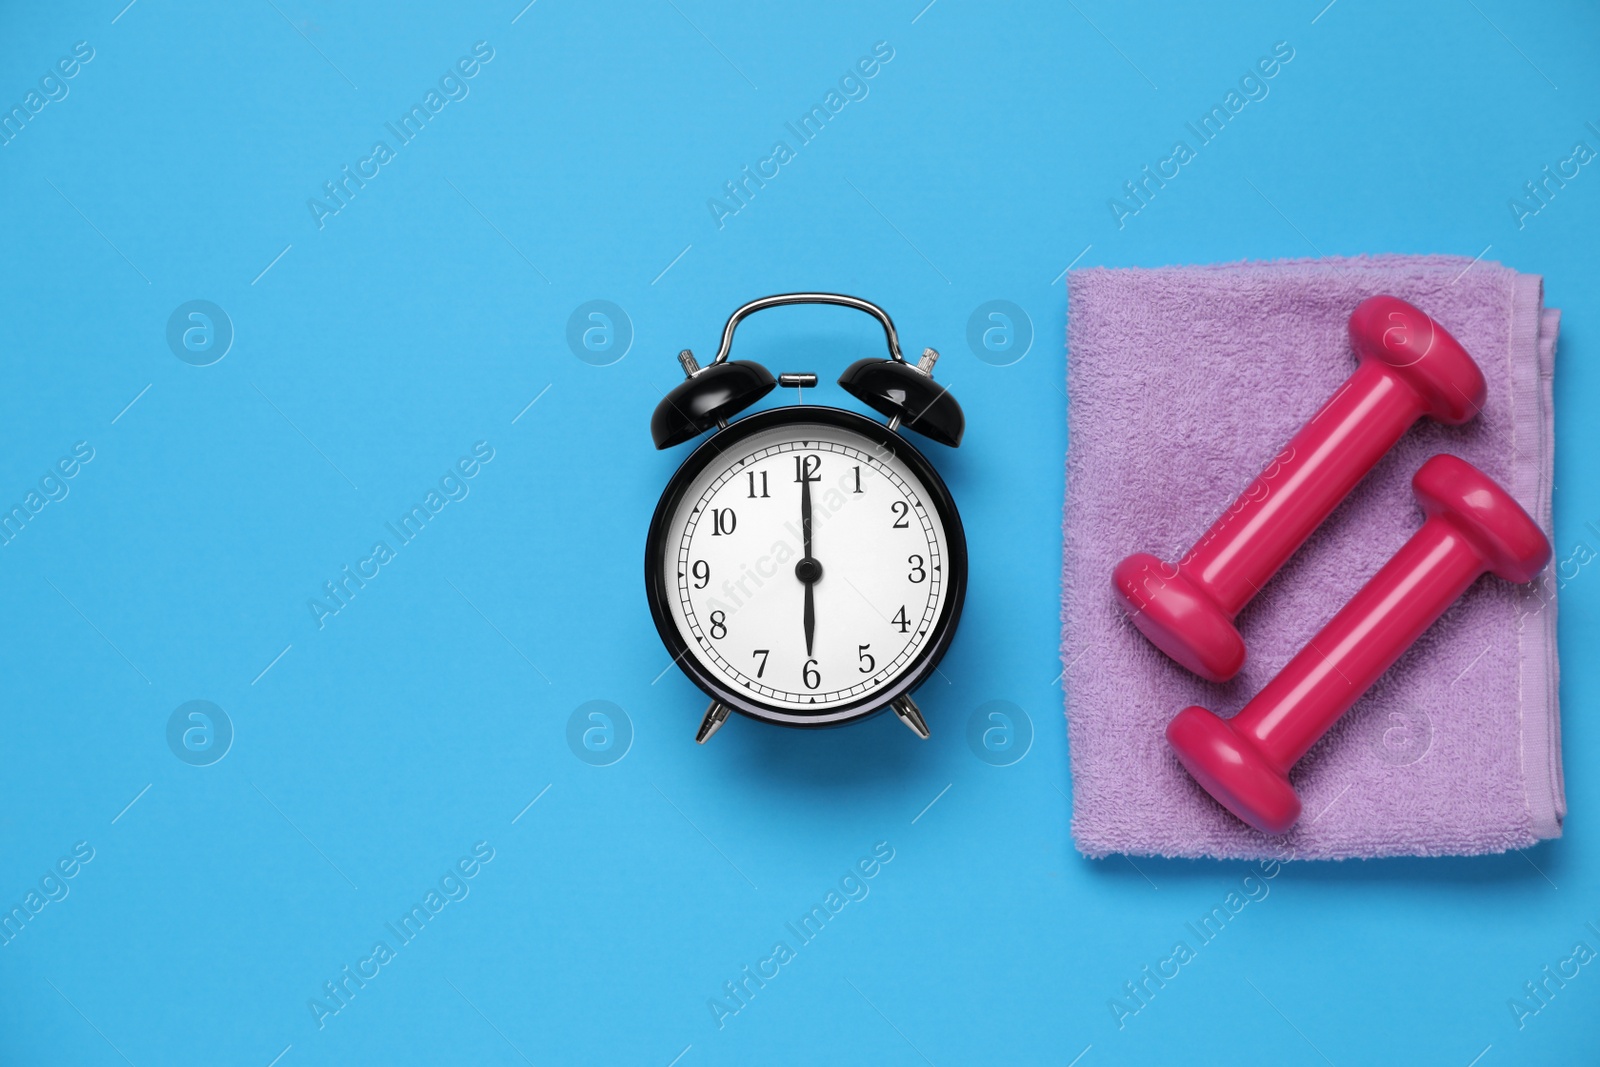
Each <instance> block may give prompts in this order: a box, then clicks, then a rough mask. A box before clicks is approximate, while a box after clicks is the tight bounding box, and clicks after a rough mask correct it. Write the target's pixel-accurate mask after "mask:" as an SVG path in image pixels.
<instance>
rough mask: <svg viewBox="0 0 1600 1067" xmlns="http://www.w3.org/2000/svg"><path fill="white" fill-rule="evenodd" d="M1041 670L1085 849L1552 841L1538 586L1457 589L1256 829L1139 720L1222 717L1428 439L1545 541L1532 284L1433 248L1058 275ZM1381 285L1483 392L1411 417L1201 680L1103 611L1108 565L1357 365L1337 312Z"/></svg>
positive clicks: (1311, 612)
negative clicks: (1046, 638) (1061, 541)
mask: <svg viewBox="0 0 1600 1067" xmlns="http://www.w3.org/2000/svg"><path fill="white" fill-rule="evenodd" d="M1067 286H1068V327H1067V347H1068V353H1069V354H1068V371H1067V382H1068V390H1067V393H1068V397H1069V398H1070V399H1069V401H1068V405H1067V411H1068V415H1067V418H1068V450H1067V502H1066V516H1065V535H1066V548H1065V559H1064V563H1063V569H1064V573H1063V579H1062V586H1063V604H1062V661H1063V664H1064V665H1065V668H1066V672H1065V676H1064V688H1065V690H1066V698H1067V720H1068V735H1069V739H1070V742H1071V750H1072V780H1073V803H1072V807H1073V816H1072V831H1073V836H1074V838H1075V839H1076V841H1077V844H1078V848H1079V849H1080V850H1081V851H1082V852H1083V853H1084V854H1085V855H1088V856H1094V857H1099V856H1105V855H1108V854H1110V853H1119V852H1120V853H1131V854H1134V855H1140V854H1159V855H1164V856H1216V857H1246V858H1253V857H1264V856H1273V857H1280V858H1281V857H1282V856H1283V855H1285V853H1286V852H1287V853H1288V854H1289V855H1292V856H1296V857H1300V858H1343V857H1351V856H1397V855H1426V856H1436V855H1451V854H1473V853H1485V852H1502V851H1505V850H1507V849H1512V848H1523V847H1526V846H1528V845H1531V844H1533V843H1534V842H1536V841H1538V840H1540V839H1541V838H1547V837H1556V836H1559V835H1560V833H1561V820H1562V818H1563V817H1564V815H1565V814H1566V801H1565V797H1564V795H1563V791H1562V782H1561V746H1560V720H1559V715H1558V709H1557V703H1556V633H1555V619H1556V610H1555V608H1556V604H1555V579H1554V576H1553V575H1552V573H1551V571H1549V570H1547V571H1546V573H1545V575H1543V576H1541V578H1540V580H1539V581H1538V582H1536V583H1534V584H1533V585H1531V586H1525V587H1517V586H1512V585H1510V584H1508V583H1506V582H1503V581H1500V580H1499V579H1496V578H1492V577H1490V578H1483V579H1480V580H1479V581H1478V583H1477V584H1476V585H1474V586H1473V587H1472V588H1471V589H1470V590H1468V592H1467V594H1466V595H1465V596H1463V597H1462V598H1461V600H1460V601H1458V602H1457V603H1456V605H1455V606H1454V607H1452V608H1451V609H1450V610H1449V611H1448V612H1446V614H1445V615H1444V617H1443V618H1441V619H1440V620H1439V621H1438V622H1437V623H1435V624H1434V626H1433V627H1432V628H1431V629H1430V630H1429V631H1428V632H1427V633H1426V634H1424V635H1423V637H1422V639H1421V640H1419V641H1418V642H1417V644H1416V645H1415V646H1413V648H1412V649H1411V650H1410V651H1409V652H1408V653H1406V655H1405V656H1403V657H1402V658H1401V659H1400V661H1399V662H1398V663H1396V664H1395V665H1394V667H1392V668H1391V669H1390V670H1389V672H1388V673H1387V674H1386V675H1384V677H1383V678H1381V679H1380V680H1379V681H1378V683H1377V684H1376V685H1375V686H1373V688H1372V689H1371V690H1370V691H1369V692H1368V693H1367V695H1366V696H1365V697H1363V698H1362V699H1361V700H1360V701H1359V702H1358V703H1357V704H1356V705H1355V706H1354V707H1353V708H1351V709H1350V711H1349V712H1348V713H1346V715H1345V716H1344V718H1343V719H1342V720H1340V722H1339V723H1338V724H1337V725H1336V726H1335V727H1334V728H1333V729H1332V730H1331V731H1330V732H1329V733H1328V735H1327V736H1326V737H1324V738H1323V739H1322V740H1321V741H1319V742H1318V743H1317V745H1316V746H1315V747H1314V748H1312V749H1311V751H1310V752H1309V753H1307V754H1306V756H1305V758H1304V759H1302V760H1301V761H1300V763H1299V764H1298V765H1297V766H1296V767H1295V769H1294V771H1293V772H1292V773H1291V775H1290V780H1291V781H1292V782H1293V783H1294V785H1295V788H1296V789H1297V790H1298V791H1299V793H1300V797H1301V799H1302V800H1303V802H1304V814H1303V815H1302V816H1301V819H1300V823H1299V825H1298V826H1296V827H1295V828H1294V829H1293V830H1292V831H1290V833H1289V834H1288V835H1286V836H1285V837H1284V838H1281V839H1274V838H1271V837H1269V836H1268V835H1265V834H1262V833H1259V832H1257V831H1255V830H1253V829H1251V828H1249V827H1248V826H1246V825H1245V824H1244V823H1242V822H1240V821H1239V820H1238V819H1236V818H1234V817H1233V816H1232V815H1231V814H1229V813H1228V812H1227V811H1225V810H1224V809H1223V808H1222V807H1221V806H1220V805H1219V804H1217V803H1216V802H1215V801H1213V800H1212V799H1211V798H1210V797H1209V796H1208V795H1207V794H1206V793H1205V792H1203V791H1202V790H1201V789H1200V787H1199V786H1198V785H1196V784H1195V783H1194V781H1193V780H1191V779H1190V778H1189V776H1188V774H1187V773H1186V772H1185V771H1184V770H1183V768H1182V767H1181V766H1180V765H1179V763H1178V761H1177V758H1176V757H1175V756H1173V754H1172V752H1171V750H1170V749H1169V748H1168V747H1167V743H1166V739H1165V737H1164V736H1163V733H1162V731H1163V730H1164V728H1165V727H1166V724H1167V721H1168V720H1169V719H1171V718H1172V716H1173V715H1174V714H1175V713H1176V712H1178V711H1179V710H1180V709H1181V708H1183V707H1184V706H1185V705H1188V704H1201V705H1203V706H1205V707H1208V708H1210V709H1211V710H1213V711H1215V712H1217V713H1218V714H1221V715H1224V716H1227V715H1232V714H1234V713H1235V712H1237V711H1238V710H1239V709H1240V708H1242V707H1243V706H1244V704H1245V702H1246V701H1248V700H1249V699H1250V697H1251V696H1253V695H1254V694H1255V693H1256V692H1257V691H1258V690H1259V689H1260V688H1261V687H1262V685H1263V684H1264V683H1266V681H1267V680H1268V679H1270V678H1271V677H1272V675H1273V674H1274V673H1275V672H1276V671H1277V670H1278V669H1279V668H1280V667H1282V666H1283V665H1284V663H1286V662H1287V661H1288V660H1289V658H1290V657H1291V656H1293V655H1294V654H1295V653H1296V652H1297V651H1299V649H1300V648H1301V646H1303V645H1304V644H1305V642H1306V641H1307V640H1308V639H1309V638H1310V637H1311V636H1312V635H1313V634H1314V633H1315V632H1316V631H1317V630H1318V629H1319V628H1320V627H1321V626H1322V624H1323V623H1324V622H1326V621H1327V620H1328V618H1329V617H1331V616H1332V614H1333V613H1334V612H1335V611H1336V610H1337V609H1338V608H1339V607H1340V606H1341V605H1342V604H1343V603H1344V602H1345V601H1346V600H1348V599H1349V598H1350V596H1351V595H1352V594H1353V593H1355V591H1356V590H1357V589H1358V588H1360V586H1361V585H1362V583H1364V582H1365V581H1366V580H1367V579H1368V578H1369V577H1371V576H1372V574H1373V573H1374V572H1375V571H1377V569H1378V568H1379V567H1380V566H1381V565H1382V564H1383V562H1384V561H1385V560H1387V559H1388V558H1389V557H1390V556H1391V555H1392V554H1393V553H1394V551H1395V550H1396V549H1398V548H1399V547H1400V545H1401V544H1402V543H1404V542H1405V540H1406V539H1407V538H1408V537H1410V536H1411V534H1412V533H1413V532H1415V531H1416V529H1417V527H1418V526H1419V525H1421V521H1422V517H1421V514H1420V512H1419V510H1418V508H1417V506H1416V503H1415V499H1414V498H1413V497H1412V495H1411V475H1412V474H1413V473H1414V472H1415V471H1416V469H1417V468H1418V467H1419V466H1421V465H1422V463H1423V461H1424V460H1426V459H1427V458H1428V457H1429V456H1432V455H1434V454H1435V453H1438V452H1451V453H1454V454H1455V455H1458V456H1460V457H1461V458H1463V459H1465V460H1467V461H1468V462H1470V463H1473V464H1475V465H1477V466H1478V467H1480V468H1482V469H1483V470H1484V471H1485V472H1486V473H1487V474H1489V475H1490V476H1491V477H1493V478H1494V479H1495V480H1497V481H1498V482H1499V483H1500V484H1501V485H1503V486H1504V487H1505V488H1506V489H1507V490H1509V491H1510V493H1511V495H1512V496H1513V497H1515V498H1516V499H1517V500H1518V501H1519V502H1520V503H1521V504H1522V506H1523V507H1524V508H1526V509H1527V510H1528V512H1529V514H1531V515H1533V516H1534V518H1536V519H1537V520H1538V521H1539V523H1540V524H1541V525H1542V526H1543V527H1544V529H1545V531H1546V533H1547V534H1548V533H1550V530H1551V526H1550V491H1551V471H1552V464H1551V456H1552V449H1553V433H1552V404H1551V393H1550V384H1551V374H1552V368H1553V364H1554V355H1555V339H1556V327H1557V325H1558V322H1559V315H1560V313H1559V312H1558V311H1556V310H1553V309H1545V308H1544V307H1543V296H1542V283H1541V279H1540V278H1539V277H1538V276H1535V275H1527V274H1518V273H1517V272H1515V271H1512V270H1508V269H1507V268H1505V267H1502V266H1499V265H1497V264H1493V263H1487V262H1476V263H1475V262H1473V261H1471V260H1467V259H1463V258H1458V257H1453V256H1379V257H1373V258H1364V257H1363V258H1358V259H1323V260H1314V261H1311V260H1300V261H1290V262H1279V263H1246V264H1235V265H1228V266H1214V267H1173V268H1163V269H1159V270H1107V269H1100V268H1096V269H1091V270H1079V271H1074V272H1072V273H1071V274H1069V275H1068V283H1067ZM1377 293H1391V294H1393V295H1395V296H1398V297H1401V298H1402V299H1405V300H1409V301H1411V302H1412V303H1414V304H1416V305H1417V306H1418V307H1420V308H1422V309H1423V310H1424V311H1426V312H1427V313H1428V314H1430V315H1432V316H1433V317H1434V318H1435V319H1437V320H1438V321H1439V322H1440V323H1442V324H1443V325H1444V327H1445V328H1446V329H1448V330H1449V331H1450V332H1451V333H1452V334H1454V335H1455V337H1456V339H1457V340H1459V341H1460V342H1461V343H1462V345H1464V346H1465V347H1466V349H1467V351H1468V352H1470V353H1471V354H1472V356H1473V358H1474V359H1476V360H1477V362H1478V365H1479V366H1480V367H1481V368H1482V369H1483V374H1484V377H1485V378H1486V379H1487V381H1488V386H1489V400H1488V404H1487V405H1486V407H1485V408H1484V410H1483V412H1482V414H1481V415H1479V417H1478V418H1477V419H1475V420H1473V421H1472V422H1470V423H1468V424H1467V425H1466V426H1462V427H1447V426H1442V425H1440V424H1438V423H1435V422H1430V421H1426V420H1424V421H1420V422H1418V423H1417V424H1416V425H1415V426H1413V427H1412V428H1411V430H1410V431H1409V432H1408V433H1407V434H1406V436H1405V437H1404V438H1402V439H1401V441H1400V443H1399V444H1398V445H1397V446H1395V448H1394V449H1393V451H1391V452H1390V453H1389V454H1388V455H1387V456H1386V457H1384V459H1383V460H1382V461H1380V462H1379V464H1378V465H1377V467H1376V468H1374V469H1373V471H1372V472H1371V473H1370V474H1368V475H1367V477H1366V479H1365V480H1364V481H1363V482H1362V483H1361V484H1360V485H1359V486H1357V487H1356V489H1355V491H1354V492H1353V493H1352V494H1351V495H1350V498H1349V499H1348V500H1346V501H1345V502H1344V503H1343V504H1342V505H1341V506H1340V507H1339V509H1338V510H1336V511H1335V512H1334V513H1333V515H1332V516H1331V517H1330V518H1329V519H1328V521H1327V522H1326V523H1325V524H1324V525H1323V526H1322V528H1321V529H1320V530H1318V531H1317V532H1316V533H1315V534H1313V535H1312V537H1311V539H1310V540H1309V541H1307V542H1306V544H1305V545H1304V546H1303V547H1302V548H1301V549H1300V550H1299V552H1297V553H1296V554H1295V555H1294V557H1293V558H1291V559H1290V561H1289V562H1288V563H1287V564H1286V565H1285V566H1284V568H1283V570H1282V571H1280V572H1279V573H1278V575H1277V577H1276V578H1274V579H1273V580H1272V581H1271V582H1269V583H1268V584H1267V586H1266V587H1265V589H1264V590H1263V591H1262V592H1261V593H1260V594H1259V595H1258V596H1257V597H1256V598H1255V600H1254V601H1252V602H1251V604H1250V605H1249V606H1248V607H1246V608H1245V609H1244V611H1243V613H1241V614H1240V616H1239V619H1238V626H1239V629H1240V632H1241V633H1243V635H1244V638H1245V641H1246V643H1247V645H1248V647H1249V650H1250V652H1249V659H1248V661H1247V662H1246V664H1245V668H1244V670H1243V671H1242V672H1240V674H1239V675H1238V676H1237V677H1236V678H1234V679H1233V680H1232V681H1231V682H1228V683H1227V684H1225V685H1213V684H1210V683H1208V682H1204V681H1202V680H1200V679H1199V678H1197V677H1195V676H1194V675H1192V674H1190V673H1188V672H1187V671H1185V670H1184V669H1183V668H1181V667H1179V666H1178V665H1177V664H1175V663H1173V662H1171V661H1170V660H1168V659H1167V658H1166V657H1165V656H1163V655H1162V654H1161V653H1160V652H1157V651H1156V649H1155V648H1154V647H1153V646H1152V645H1150V644H1149V643H1148V642H1147V641H1146V640H1145V639H1144V638H1143V637H1142V636H1141V635H1140V634H1139V633H1138V631H1136V630H1135V629H1134V628H1133V626H1132V625H1131V624H1130V623H1129V622H1128V621H1127V619H1126V618H1124V617H1123V613H1122V611H1121V610H1120V608H1119V607H1118V604H1117V602H1116V599H1115V597H1114V595H1113V593H1112V589H1111V570H1112V568H1113V567H1114V566H1115V565H1116V563H1117V561H1118V560H1120V559H1121V558H1122V557H1123V556H1125V555H1127V554H1129V553H1131V552H1135V551H1148V552H1152V553H1154V554H1156V555H1157V556H1160V557H1162V558H1164V559H1168V560H1176V559H1177V558H1179V557H1180V556H1181V555H1182V554H1183V553H1184V551H1185V550H1187V549H1188V548H1189V546H1190V545H1191V544H1193V542H1194V541H1195V539H1196V538H1198V537H1199V536H1200V534H1201V533H1203V532H1204V531H1205V529H1206V528H1207V527H1208V526H1210V525H1211V523H1212V521H1213V520H1214V519H1216V518H1217V516H1218V515H1219V514H1221V512H1222V510H1223V509H1224V508H1226V507H1227V506H1228V504H1229V503H1231V502H1232V500H1233V499H1234V497H1235V496H1236V495H1237V494H1238V493H1239V492H1241V491H1242V490H1243V489H1244V488H1245V486H1246V485H1247V484H1249V482H1250V480H1251V479H1252V478H1253V477H1254V476H1255V475H1256V474H1257V473H1258V472H1259V471H1260V470H1261V469H1262V468H1263V467H1264V466H1265V465H1266V463H1267V461H1268V460H1270V459H1271V458H1272V456H1273V454H1274V453H1276V452H1277V451H1278V449H1279V448H1281V447H1282V445H1283V443H1284V442H1285V441H1287V440H1288V439H1289V438H1290V437H1291V436H1292V435H1293V434H1294V433H1295V431H1297V430H1298V429H1299V428H1300V426H1301V425H1302V424H1303V423H1304V422H1305V421H1306V420H1307V419H1308V418H1310V417H1311V415H1312V414H1313V413H1315V412H1316V410H1317V408H1318V407H1320V406H1321V404H1322V403H1323V401H1324V400H1326V399H1327V398H1328V397H1330V396H1332V395H1333V392H1334V390H1336V389H1337V388H1338V387H1339V385H1340V383H1341V382H1343V381H1344V379H1345V378H1346V377H1347V376H1348V375H1349V374H1350V372H1351V371H1352V370H1354V369H1355V366H1356V364H1355V359H1354V356H1353V355H1352V353H1351V349H1350V342H1349V339H1348V337H1347V336H1346V333H1345V324H1346V320H1347V319H1348V318H1349V315H1350V312H1351V310H1352V309H1353V308H1354V307H1355V306H1356V304H1358V303H1359V302H1360V301H1361V300H1363V299H1364V298H1366V297H1368V296H1372V295H1374V294H1377Z"/></svg>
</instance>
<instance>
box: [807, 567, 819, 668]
mask: <svg viewBox="0 0 1600 1067" xmlns="http://www.w3.org/2000/svg"><path fill="white" fill-rule="evenodd" d="M814 588H815V585H814V584H813V583H811V582H807V583H806V610H805V616H806V617H805V625H806V658H807V659H810V658H811V637H812V634H813V633H814V632H815V631H816V628H817V615H816V611H815V608H814V605H813V604H812V602H811V590H812V589H814Z"/></svg>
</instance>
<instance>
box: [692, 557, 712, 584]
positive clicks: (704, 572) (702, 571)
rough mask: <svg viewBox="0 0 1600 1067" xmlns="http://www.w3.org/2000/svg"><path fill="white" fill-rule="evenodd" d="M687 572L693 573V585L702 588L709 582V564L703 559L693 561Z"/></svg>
mask: <svg viewBox="0 0 1600 1067" xmlns="http://www.w3.org/2000/svg"><path fill="white" fill-rule="evenodd" d="M689 573H690V574H693V575H694V587H695V588H696V589H704V588H705V587H706V586H708V585H710V584H711V564H709V563H707V562H706V561H705V560H703V559H697V560H695V561H694V566H693V567H690V568H689Z"/></svg>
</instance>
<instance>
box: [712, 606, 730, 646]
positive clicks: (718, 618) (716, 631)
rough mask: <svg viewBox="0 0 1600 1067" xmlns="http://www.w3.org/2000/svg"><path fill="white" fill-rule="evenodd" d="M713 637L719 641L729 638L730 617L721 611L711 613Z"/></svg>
mask: <svg viewBox="0 0 1600 1067" xmlns="http://www.w3.org/2000/svg"><path fill="white" fill-rule="evenodd" d="M711 636H712V638H713V639H714V640H717V641H721V640H722V639H723V638H724V637H727V636H728V617H727V616H726V615H724V614H723V613H722V612H720V611H713V612H712V613H711Z"/></svg>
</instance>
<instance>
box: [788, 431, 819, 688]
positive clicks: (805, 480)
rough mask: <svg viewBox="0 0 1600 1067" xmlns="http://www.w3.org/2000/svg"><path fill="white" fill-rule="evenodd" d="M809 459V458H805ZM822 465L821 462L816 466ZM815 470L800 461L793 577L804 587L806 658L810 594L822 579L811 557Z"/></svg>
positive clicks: (811, 624)
mask: <svg viewBox="0 0 1600 1067" xmlns="http://www.w3.org/2000/svg"><path fill="white" fill-rule="evenodd" d="M807 459H809V457H807ZM821 465H822V462H821V460H818V461H817V464H816V466H818V467H820V466H821ZM814 469H815V468H814V467H813V466H812V465H811V464H810V463H809V462H807V460H805V459H803V460H801V461H800V537H801V540H802V542H803V544H802V548H803V550H804V551H803V554H802V555H801V557H800V559H799V560H798V561H796V563H795V565H794V576H795V577H796V578H798V579H800V581H801V583H802V584H803V585H804V586H805V587H806V597H805V608H804V611H803V614H802V617H801V624H802V625H803V626H804V627H805V631H806V656H807V657H810V655H811V646H812V638H813V637H814V636H815V634H816V630H817V610H816V602H815V597H814V596H813V594H812V589H813V587H814V586H815V585H816V584H817V580H818V579H820V578H821V577H822V564H821V563H818V562H817V561H816V559H815V558H814V557H813V556H812V555H811V483H812V482H813V481H818V480H820V479H821V475H820V474H819V475H816V476H815V477H813V476H812V473H811V472H812V471H813V470H814Z"/></svg>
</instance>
